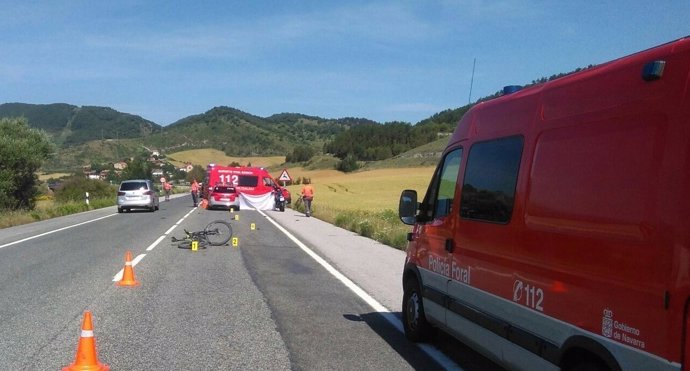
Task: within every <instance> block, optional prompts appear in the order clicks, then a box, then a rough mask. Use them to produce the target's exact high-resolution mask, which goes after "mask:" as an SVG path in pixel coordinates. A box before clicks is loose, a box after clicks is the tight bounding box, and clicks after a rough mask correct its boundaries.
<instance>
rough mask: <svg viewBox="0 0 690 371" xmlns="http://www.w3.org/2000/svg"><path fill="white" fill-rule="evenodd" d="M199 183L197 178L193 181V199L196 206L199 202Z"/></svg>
mask: <svg viewBox="0 0 690 371" xmlns="http://www.w3.org/2000/svg"><path fill="white" fill-rule="evenodd" d="M198 200H199V183H197V181H196V179H194V181H193V182H192V201H194V207H196V206H197V205H198V204H199V203H198Z"/></svg>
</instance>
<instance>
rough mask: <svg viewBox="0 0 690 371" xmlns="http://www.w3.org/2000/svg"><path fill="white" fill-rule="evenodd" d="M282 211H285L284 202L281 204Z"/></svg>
mask: <svg viewBox="0 0 690 371" xmlns="http://www.w3.org/2000/svg"><path fill="white" fill-rule="evenodd" d="M280 211H285V204H284V203H281V204H280Z"/></svg>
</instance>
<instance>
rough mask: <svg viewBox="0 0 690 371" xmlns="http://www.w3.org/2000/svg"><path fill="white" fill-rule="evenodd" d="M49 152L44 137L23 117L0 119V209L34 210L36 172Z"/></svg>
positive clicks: (51, 145)
mask: <svg viewBox="0 0 690 371" xmlns="http://www.w3.org/2000/svg"><path fill="white" fill-rule="evenodd" d="M53 151H54V145H53V143H52V142H51V141H50V139H49V138H48V136H47V134H45V133H44V132H43V131H41V130H36V129H32V128H30V127H29V123H28V122H27V120H26V119H25V118H2V119H0V209H10V210H17V209H33V208H34V206H35V201H34V197H35V196H36V195H37V193H38V187H37V186H38V177H37V176H36V171H37V170H38V169H39V168H40V167H41V165H42V164H43V161H45V160H47V159H48V158H49V157H50V155H51V154H52V153H53Z"/></svg>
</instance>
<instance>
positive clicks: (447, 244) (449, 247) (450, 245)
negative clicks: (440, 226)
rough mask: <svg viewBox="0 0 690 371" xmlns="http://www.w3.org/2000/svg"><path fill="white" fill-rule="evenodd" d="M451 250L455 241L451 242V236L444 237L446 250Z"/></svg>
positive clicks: (453, 248)
mask: <svg viewBox="0 0 690 371" xmlns="http://www.w3.org/2000/svg"><path fill="white" fill-rule="evenodd" d="M453 250H455V243H454V242H453V239H452V238H447V239H446V251H448V252H453Z"/></svg>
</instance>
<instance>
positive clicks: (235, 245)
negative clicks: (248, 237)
mask: <svg viewBox="0 0 690 371" xmlns="http://www.w3.org/2000/svg"><path fill="white" fill-rule="evenodd" d="M239 244H240V239H239V238H237V237H233V238H232V247H237V246H238V245H239Z"/></svg>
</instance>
